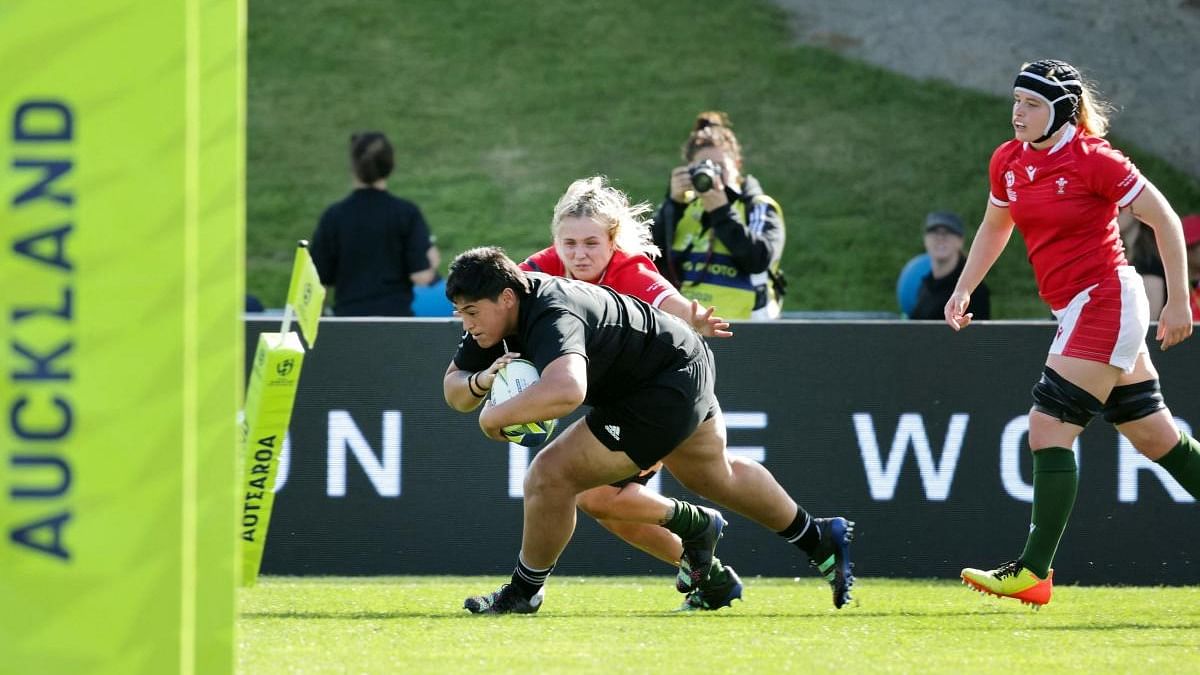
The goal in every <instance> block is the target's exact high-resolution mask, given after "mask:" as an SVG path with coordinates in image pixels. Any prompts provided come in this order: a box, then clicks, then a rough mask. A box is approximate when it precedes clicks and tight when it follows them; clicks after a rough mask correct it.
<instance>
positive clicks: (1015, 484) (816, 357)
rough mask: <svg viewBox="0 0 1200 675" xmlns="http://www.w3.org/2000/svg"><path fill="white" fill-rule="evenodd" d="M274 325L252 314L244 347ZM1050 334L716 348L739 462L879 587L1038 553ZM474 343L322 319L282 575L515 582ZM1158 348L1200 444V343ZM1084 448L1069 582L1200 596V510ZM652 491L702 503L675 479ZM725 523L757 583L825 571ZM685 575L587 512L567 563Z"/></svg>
mask: <svg viewBox="0 0 1200 675" xmlns="http://www.w3.org/2000/svg"><path fill="white" fill-rule="evenodd" d="M273 325H274V323H273V322H267V321H253V320H252V321H249V322H248V326H247V335H246V339H247V344H248V345H251V346H252V345H253V343H254V340H256V339H257V334H258V333H259V332H260V331H264V330H273V328H272V326H273ZM1053 334H1054V326H1053V324H1051V323H1048V322H1033V323H1008V322H1003V323H991V324H976V325H974V326H972V327H971V328H970V329H968V330H966V331H964V332H962V333H957V334H956V333H954V332H953V331H951V330H950V329H949V328H947V327H945V326H944V325H941V324H936V323H914V322H908V323H904V322H899V323H898V322H852V323H813V322H786V321H785V322H778V323H773V324H739V325H737V326H736V337H734V338H733V339H730V340H716V341H713V342H712V346H713V351H714V352H715V354H716V356H717V369H718V373H717V393H718V396H719V398H720V401H721V406H722V409H723V410H724V411H725V415H726V421H727V426H728V430H729V445H730V451H731V452H735V453H741V454H744V455H745V456H748V457H752V458H754V459H756V460H758V461H760V462H762V463H763V464H764V465H765V466H766V467H767V468H768V469H770V470H771V472H772V473H774V474H775V476H776V478H778V480H779V481H780V483H782V484H783V486H784V487H785V488H787V489H788V490H789V491H790V492H791V494H792V495H793V497H795V498H796V500H797V501H799V502H800V503H801V504H802V505H803V506H804V507H805V508H806V509H808V510H809V511H810V512H811V513H813V514H814V515H817V516H829V515H844V516H846V517H848V518H851V519H852V520H855V521H857V523H858V527H857V532H858V538H857V540H856V542H855V549H854V550H855V559H856V565H857V566H856V572H857V573H858V574H860V575H863V576H895V577H955V576H957V574H958V571H959V569H960V568H962V567H963V566H975V567H991V566H994V565H995V564H997V563H1000V562H1003V561H1005V560H1009V559H1011V558H1014V557H1016V556H1017V555H1018V554H1019V553H1020V552H1021V548H1022V546H1023V544H1024V540H1025V533H1026V531H1027V529H1028V525H1029V511H1030V500H1031V498H1032V482H1031V466H1032V462H1031V458H1030V454H1029V451H1028V446H1027V444H1026V438H1025V437H1026V430H1027V423H1028V422H1027V418H1026V415H1027V413H1028V410H1029V406H1030V401H1031V399H1030V394H1029V390H1030V387H1031V386H1032V385H1033V383H1034V382H1035V381H1036V379H1037V377H1038V375H1039V373H1040V371H1041V367H1042V363H1043V362H1044V360H1045V354H1046V350H1047V348H1048V346H1049V344H1050V341H1051V338H1052V337H1053ZM459 335H460V326H459V323H458V322H457V321H453V320H411V319H400V320H353V319H342V320H338V319H334V320H326V321H323V322H322V332H321V345H320V348H319V349H315V350H313V351H312V352H311V353H310V354H309V355H308V357H307V359H306V362H305V366H304V367H305V372H304V376H303V378H302V379H301V382H300V391H299V396H298V399H297V402H296V406H295V411H294V413H293V417H292V423H291V427H290V434H289V438H288V439H287V443H286V445H285V448H284V454H283V457H282V464H281V466H280V473H279V482H278V484H277V486H276V487H277V492H278V495H277V501H276V506H275V513H274V515H273V519H272V522H271V529H270V537H269V539H268V542H267V549H266V553H265V557H264V560H263V572H264V573H266V574H301V575H303V574H507V573H508V572H510V571H511V569H512V566H513V561H514V560H515V557H516V554H517V551H518V549H519V547H520V535H521V510H522V509H521V478H522V476H523V474H524V470H525V467H526V466H527V465H528V461H529V453H530V451H529V450H527V449H525V448H521V447H519V446H509V445H506V444H503V443H498V442H495V441H490V440H488V439H486V438H485V437H484V436H483V434H482V433H481V432H480V431H479V427H478V425H477V422H476V416H475V415H474V414H461V413H457V412H455V411H453V410H451V409H450V408H449V407H448V406H447V405H446V404H445V402H444V401H443V400H442V391H441V380H442V375H443V373H444V372H445V369H446V365H447V364H448V362H449V359H450V357H451V355H452V354H453V352H454V349H455V347H456V345H457V343H458V339H459ZM1151 352H1152V356H1153V358H1154V361H1155V364H1156V366H1157V367H1158V369H1159V371H1160V374H1161V378H1162V385H1163V392H1164V395H1165V396H1166V399H1167V403H1168V405H1169V406H1170V407H1171V410H1172V412H1173V413H1174V415H1175V417H1176V419H1177V420H1178V421H1179V423H1180V424H1181V426H1183V428H1185V429H1187V430H1189V431H1190V430H1191V428H1192V425H1193V424H1196V423H1197V422H1200V381H1198V379H1197V375H1200V342H1193V343H1185V344H1184V345H1183V346H1181V347H1179V348H1176V349H1173V350H1171V351H1169V352H1160V351H1158V348H1157V346H1155V345H1152V346H1151ZM247 353H248V354H249V353H253V350H252V349H249V348H248V349H247ZM577 414H578V413H577ZM567 421H569V420H567ZM561 428H563V427H562V426H560V429H561ZM1077 454H1078V457H1079V465H1080V485H1079V497H1078V500H1077V502H1076V506H1075V512H1074V515H1073V517H1072V520H1071V523H1070V525H1069V527H1068V528H1067V532H1066V535H1065V536H1064V537H1063V541H1062V544H1061V546H1060V547H1059V554H1058V557H1057V559H1056V560H1055V568H1056V577H1055V579H1056V581H1058V582H1060V583H1072V582H1079V583H1089V584H1096V583H1126V584H1196V583H1200V509H1197V506H1196V504H1195V502H1194V500H1193V499H1192V498H1191V496H1190V495H1188V494H1187V493H1186V492H1184V491H1183V490H1182V489H1181V488H1180V487H1179V486H1178V485H1177V484H1176V483H1175V482H1174V480H1172V479H1171V478H1170V477H1169V476H1167V475H1166V473H1165V472H1163V471H1162V470H1161V469H1159V468H1158V467H1157V466H1154V465H1153V464H1152V463H1151V462H1149V461H1148V460H1146V459H1144V458H1143V457H1142V456H1141V455H1139V454H1138V453H1137V452H1136V451H1135V450H1134V449H1133V448H1132V447H1131V446H1130V445H1129V444H1128V442H1126V441H1124V440H1123V439H1122V438H1121V437H1120V436H1119V434H1117V433H1116V432H1115V431H1114V430H1113V428H1112V427H1111V426H1109V425H1107V424H1105V423H1103V421H1102V420H1100V421H1096V422H1093V424H1092V425H1091V426H1090V427H1089V428H1088V429H1087V431H1085V432H1084V434H1083V435H1082V436H1081V437H1080V439H1079V442H1078V445H1077ZM664 473H665V472H664ZM652 485H655V486H656V487H658V488H659V489H660V490H661V491H662V492H663V493H664V494H667V495H671V496H679V497H681V498H686V499H693V500H696V497H695V496H694V495H691V493H689V492H688V491H687V490H685V489H684V488H682V487H681V486H680V485H679V484H678V483H676V482H675V481H674V480H673V479H672V478H671V477H670V475H669V474H667V475H665V476H663V478H662V479H661V481H659V482H658V483H654V484H652ZM726 515H727V516H729V519H730V527H729V529H727V530H726V535H725V537H724V538H723V539H722V540H721V546H720V550H719V554H720V556H721V559H722V560H725V561H727V562H728V563H730V564H732V565H734V566H735V567H736V568H737V569H738V571H739V572H740V573H741V574H742V575H743V576H744V575H747V574H749V575H763V576H801V575H807V574H809V572H808V565H807V559H806V558H805V557H804V556H803V554H801V553H800V552H799V551H797V550H796V549H795V548H793V547H791V546H788V545H787V544H785V543H784V542H783V541H781V540H780V539H779V538H778V537H777V536H775V535H774V534H773V533H771V532H768V531H767V530H765V529H763V528H762V527H760V526H758V525H756V524H754V523H752V522H751V521H749V520H746V519H744V518H742V517H740V516H738V515H736V514H732V513H729V512H728V511H726ZM667 571H668V570H667V568H666V566H665V565H664V564H662V563H660V562H657V561H655V560H653V559H652V558H650V557H649V556H647V555H646V554H643V553H641V552H639V551H636V550H634V549H633V548H631V547H630V546H628V545H627V544H625V543H623V542H621V541H619V540H617V539H616V538H614V537H613V536H612V535H610V534H609V533H607V532H606V531H604V530H602V529H601V528H600V527H599V526H597V525H596V524H595V523H593V522H591V521H590V520H589V519H588V518H587V517H586V516H583V515H580V517H579V526H578V528H577V530H576V533H575V537H574V539H573V540H572V542H571V544H570V545H569V546H568V548H567V550H566V552H565V553H564V554H563V558H562V560H561V561H560V564H559V567H558V572H559V573H562V574H657V573H666V572H667Z"/></svg>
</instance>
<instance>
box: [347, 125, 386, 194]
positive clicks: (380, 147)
mask: <svg viewBox="0 0 1200 675" xmlns="http://www.w3.org/2000/svg"><path fill="white" fill-rule="evenodd" d="M350 165H351V166H352V167H353V168H354V175H355V176H357V177H358V179H359V180H360V181H362V182H363V183H366V184H367V185H370V184H372V183H374V182H375V181H377V180H380V179H383V178H387V177H388V176H389V175H391V173H392V169H393V168H394V167H395V166H396V160H395V158H394V157H393V154H392V144H391V143H390V142H389V141H388V139H387V136H384V135H383V134H382V133H380V132H378V131H363V132H359V133H356V134H354V135H352V136H351V137H350Z"/></svg>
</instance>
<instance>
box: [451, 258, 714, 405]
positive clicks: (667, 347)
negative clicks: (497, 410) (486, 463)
mask: <svg viewBox="0 0 1200 675" xmlns="http://www.w3.org/2000/svg"><path fill="white" fill-rule="evenodd" d="M526 277H527V278H528V279H529V285H530V287H531V291H530V293H529V295H526V296H523V297H522V298H521V303H520V308H519V310H518V311H519V314H518V320H517V333H516V335H511V336H506V337H505V339H504V342H502V343H500V344H497V345H495V346H494V347H492V348H490V349H486V350H485V349H481V348H480V347H479V345H478V344H477V343H476V342H475V340H474V339H473V338H471V336H470V335H469V334H467V333H466V332H465V331H464V332H463V337H462V340H461V341H460V342H459V345H458V351H457V352H456V353H455V354H454V365H455V366H457V367H458V368H459V369H460V370H464V371H467V372H475V371H480V370H484V369H486V368H488V367H489V366H491V365H492V363H493V362H495V360H496V359H497V358H499V357H500V356H501V355H502V354H504V352H505V349H504V347H505V343H507V346H508V351H514V352H520V353H521V356H520V358H522V359H526V360H528V361H531V362H532V363H533V364H534V365H535V366H536V367H537V369H538V372H539V373H540V372H541V371H542V370H543V369H544V368H545V367H546V366H547V365H548V364H549V363H550V362H551V361H553V360H555V359H557V358H558V357H560V356H563V355H565V354H579V355H581V356H583V357H584V358H585V359H587V377H588V383H587V384H588V386H587V398H586V399H585V400H584V403H586V404H588V405H603V404H604V403H607V402H610V401H614V400H616V399H619V398H620V397H621V396H624V395H626V394H628V393H629V392H632V391H636V390H637V389H639V388H640V387H641V386H642V385H644V384H645V383H646V382H649V381H650V380H652V379H654V378H655V377H656V376H658V375H659V374H661V373H664V372H667V371H671V370H676V369H678V368H680V367H681V366H683V365H684V364H686V363H688V362H689V361H691V360H692V359H695V358H697V357H698V356H699V355H700V354H701V353H702V351H703V350H704V349H706V347H705V345H704V342H703V338H701V337H700V336H699V335H698V334H696V332H695V331H694V330H692V328H691V326H689V325H687V324H686V323H684V322H683V320H682V319H679V318H677V317H675V316H673V315H671V314H668V313H666V312H663V311H661V310H659V309H655V308H654V307H651V306H650V305H648V304H646V303H645V302H643V301H642V300H640V299H638V298H635V297H632V296H628V295H621V294H620V293H617V292H616V291H613V290H611V289H609V288H607V287H604V286H598V285H596V284H589V283H585V282H581V281H574V280H572V279H564V278H561V277H554V276H550V275H546V274H541V273H538V272H527V273H526Z"/></svg>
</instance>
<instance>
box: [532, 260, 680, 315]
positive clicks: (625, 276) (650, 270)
mask: <svg viewBox="0 0 1200 675" xmlns="http://www.w3.org/2000/svg"><path fill="white" fill-rule="evenodd" d="M520 267H521V269H523V270H525V271H527V272H528V271H534V272H545V273H546V274H553V275H554V276H556V277H565V276H567V268H566V266H565V265H563V261H562V260H561V259H560V258H559V257H558V251H555V250H554V247H553V246H550V247H549V248H544V249H542V250H540V251H538V252H537V253H534V254H533V255H531V256H529V257H528V258H526V259H525V262H523V263H521V265H520ZM596 283H598V284H601V285H604V286H608V287H609V288H611V289H613V290H614V291H616V292H618V293H624V294H625V295H632V296H633V297H635V298H641V299H642V300H645V301H646V302H648V303H650V305H651V306H653V307H658V306H659V305H661V304H662V301H663V300H665V299H667V297H668V296H670V295H674V294H675V293H677V292H678V291H676V290H675V287H674V286H672V285H671V282H669V281H667V280H666V279H665V278H664V277H663V276H662V275H661V274H659V273H658V269H657V268H655V267H654V261H653V260H651V259H650V258H649V257H647V256H646V254H644V253H637V254H634V255H630V254H628V253H626V252H624V251H622V250H620V249H617V250H614V251H613V257H612V260H611V261H609V263H608V267H606V268H604V273H603V274H601V275H600V279H599V280H598V281H597V282H596Z"/></svg>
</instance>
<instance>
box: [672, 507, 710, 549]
mask: <svg viewBox="0 0 1200 675" xmlns="http://www.w3.org/2000/svg"><path fill="white" fill-rule="evenodd" d="M671 501H672V502H674V503H675V510H674V511H673V512H672V513H671V517H670V518H668V519H667V522H665V523H663V527H665V528H667V529H668V530H670V531H672V532H674V533H675V534H677V535H679V538H680V539H682V540H684V541H687V540H688V539H692V538H694V537H696V536H697V535H699V534H700V533H701V532H703V531H704V528H706V527H708V514H707V513H705V512H703V511H701V510H700V509H698V508H696V506H695V505H693V504H689V503H687V502H681V501H679V500H678V499H671Z"/></svg>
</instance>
